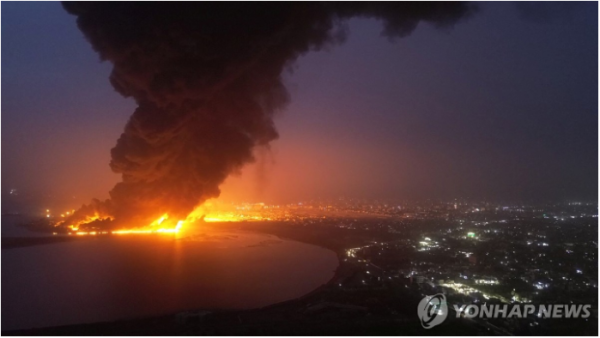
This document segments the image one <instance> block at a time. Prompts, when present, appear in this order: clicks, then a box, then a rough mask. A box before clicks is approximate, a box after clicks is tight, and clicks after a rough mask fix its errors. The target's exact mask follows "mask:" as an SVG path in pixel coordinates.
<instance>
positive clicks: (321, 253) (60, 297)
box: [1, 230, 338, 330]
mask: <svg viewBox="0 0 600 338" xmlns="http://www.w3.org/2000/svg"><path fill="white" fill-rule="evenodd" d="M177 236H178V237H180V238H176V237H175V236H174V235H123V236H112V237H104V238H91V239H89V240H82V241H74V242H68V243H57V244H47V245H40V246H35V247H24V248H18V249H10V250H2V299H1V301H2V330H12V329H23V328H32V327H45V326H55V325H66V324H77V323H88V322H97V321H108V320H115V319H121V318H133V317H142V316H147V315H156V314H166V313H172V312H177V311H180V310H186V309H197V308H204V309H211V308H213V309H214V308H220V309H225V308H226V309H233V308H235V309H245V308H255V307H261V306H265V305H269V304H273V303H277V302H281V301H284V300H288V299H292V298H296V297H299V296H301V295H304V294H306V293H308V292H310V291H312V290H313V289H315V288H317V287H319V286H320V285H322V284H323V283H326V282H327V281H328V280H329V279H330V278H331V277H332V276H333V271H334V269H335V268H336V267H337V263H338V262H337V258H336V255H335V254H334V253H333V252H331V251H329V250H326V249H323V248H319V247H317V246H313V245H308V244H303V243H299V242H294V241H287V240H281V239H279V238H277V237H275V236H270V235H262V234H255V233H248V232H244V231H239V232H231V231H228V232H215V231H214V230H212V231H210V232H208V231H207V232H203V231H201V230H196V231H195V233H191V231H186V232H184V233H183V234H181V235H177Z"/></svg>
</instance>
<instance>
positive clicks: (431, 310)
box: [417, 293, 448, 329]
mask: <svg viewBox="0 0 600 338" xmlns="http://www.w3.org/2000/svg"><path fill="white" fill-rule="evenodd" d="M417 313H418V314H419V319H421V325H422V326H423V328H425V329H431V328H432V327H434V326H436V325H439V324H441V323H443V322H444V320H445V319H446V317H447V316H448V304H447V303H446V296H444V295H443V294H441V293H438V294H437V295H433V296H425V298H423V299H422V300H421V301H420V302H419V307H418V308H417Z"/></svg>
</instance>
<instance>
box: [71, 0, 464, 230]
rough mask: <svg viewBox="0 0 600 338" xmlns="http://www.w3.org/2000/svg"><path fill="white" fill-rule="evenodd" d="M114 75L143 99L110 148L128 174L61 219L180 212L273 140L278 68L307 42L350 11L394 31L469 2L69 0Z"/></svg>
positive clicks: (329, 35)
mask: <svg viewBox="0 0 600 338" xmlns="http://www.w3.org/2000/svg"><path fill="white" fill-rule="evenodd" d="M63 6H64V8H65V9H66V10H67V11H68V12H69V13H71V14H73V15H76V16H77V24H78V26H79V28H80V30H81V31H82V32H83V33H84V34H85V37H86V38H87V40H88V41H89V42H90V43H91V45H92V46H93V48H94V49H95V50H96V51H97V52H98V54H99V55H100V58H101V59H102V60H108V61H110V62H111V63H112V64H113V69H112V73H111V75H110V82H111V84H112V85H113V87H114V88H115V90H116V91H118V92H119V93H121V94H122V95H123V96H125V97H132V98H133V99H134V100H135V101H136V103H137V105H138V107H137V109H136V110H135V112H134V113H133V115H132V116H131V118H130V119H129V122H128V123H127V125H126V126H125V130H124V132H123V134H122V135H121V137H120V138H119V140H118V141H117V145H116V146H115V147H114V148H113V149H112V151H111V155H112V160H111V163H110V166H111V168H112V170H113V171H114V172H116V173H119V174H121V175H122V182H120V183H118V184H117V185H116V186H115V187H114V188H113V189H112V191H111V192H110V199H109V200H107V201H104V202H100V201H97V200H95V201H93V202H92V203H91V204H90V205H87V206H84V207H82V208H81V209H80V210H79V211H78V212H76V213H75V215H74V216H73V217H72V218H71V219H69V220H67V222H66V223H69V222H75V221H80V220H82V219H84V218H85V216H89V215H90V214H94V213H96V212H97V213H99V214H100V215H110V216H112V217H113V218H114V219H115V222H118V223H119V224H120V225H121V226H123V225H127V226H130V227H135V226H136V225H137V226H139V225H145V224H148V223H149V222H150V221H152V220H154V219H157V218H158V217H160V216H161V215H162V214H164V213H169V215H170V219H175V220H177V219H184V218H185V217H186V215H187V214H188V213H189V212H190V211H191V210H193V208H194V207H195V206H197V205H198V204H200V203H202V202H204V201H205V200H206V199H208V198H213V197H218V196H219V192H220V191H219V185H220V184H221V183H222V182H223V181H224V180H225V179H226V178H227V176H228V175H230V174H231V173H234V172H236V171H239V170H240V169H241V168H242V166H244V165H245V164H247V163H249V162H252V161H253V160H254V157H253V149H254V148H255V147H257V146H263V145H268V144H269V142H271V141H273V140H275V139H276V138H277V137H278V135H277V130H276V129H275V126H274V124H273V115H274V113H275V112H277V111H278V110H280V109H282V108H283V107H284V106H285V104H286V102H287V101H288V93H287V91H286V89H285V87H284V85H283V83H282V78H281V73H282V71H283V70H284V69H285V68H286V67H288V66H290V65H291V63H293V62H294V61H295V60H296V59H297V58H298V57H299V56H300V55H302V54H303V53H306V52H308V51H310V50H319V49H320V48H323V47H324V46H328V45H331V44H335V43H340V42H342V41H343V38H344V24H343V23H344V21H345V20H347V19H348V18H351V17H369V18H376V19H380V20H381V21H382V23H383V27H384V30H383V33H384V34H385V35H387V36H399V37H402V36H406V35H408V34H410V33H411V32H412V31H413V30H414V29H415V28H416V26H417V25H418V24H419V22H421V21H425V22H429V23H432V24H434V25H435V26H438V27H445V26H451V25H453V24H454V23H456V22H457V21H458V20H459V19H462V18H465V17H467V16H468V15H470V14H471V13H472V12H473V7H472V5H470V4H468V3H453V2H435V3H424V2H385V3H379V2H352V3H342V2H334V3H328V2H310V3H304V2H291V3H287V2H286V3H237V2H236V3H222V2H219V3H207V2H193V3H192V2H151V3H149V2H103V3H95V2H81V3H79V2H65V3H63Z"/></svg>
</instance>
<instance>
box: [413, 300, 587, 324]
mask: <svg viewBox="0 0 600 338" xmlns="http://www.w3.org/2000/svg"><path fill="white" fill-rule="evenodd" d="M452 307H453V308H454V311H455V312H456V318H461V317H464V318H470V319H475V318H527V317H528V316H531V317H537V318H589V317H590V316H591V308H592V306H591V305H590V304H540V305H534V304H510V305H509V304H469V305H466V304H464V305H460V306H459V305H457V304H452ZM448 310H449V308H448V303H447V302H446V296H445V295H444V294H441V293H438V294H435V295H432V296H425V298H423V299H422V300H421V301H420V302H419V305H418V308H417V314H418V315H419V319H420V320H421V325H422V326H423V328H425V329H431V328H432V327H434V326H437V325H439V324H441V323H443V322H444V321H445V320H446V318H447V317H448Z"/></svg>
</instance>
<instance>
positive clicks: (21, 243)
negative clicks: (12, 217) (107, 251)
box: [1, 228, 342, 335]
mask: <svg viewBox="0 0 600 338" xmlns="http://www.w3.org/2000/svg"><path fill="white" fill-rule="evenodd" d="M228 230H233V229H228ZM235 230H236V231H244V232H249V233H255V234H262V235H271V236H275V237H276V238H278V239H280V240H285V241H293V242H298V243H302V244H307V245H313V246H316V247H319V248H321V249H325V250H327V251H330V252H332V253H333V254H334V255H335V256H336V259H337V264H336V267H335V269H334V270H333V271H332V272H333V274H332V276H331V277H330V278H329V279H328V280H327V281H326V282H324V283H323V284H321V285H319V286H317V287H316V288H314V289H312V290H310V291H309V292H307V293H305V294H302V295H300V296H298V297H295V298H291V299H287V300H283V301H279V302H275V303H272V304H269V305H263V306H258V307H252V308H247V309H236V308H217V309H215V308H212V309H211V308H191V309H181V310H178V311H175V312H169V313H162V314H156V315H150V316H142V317H129V318H120V319H115V320H110V321H102V322H88V323H77V324H66V325H58V326H46V327H34V328H23V329H14V330H2V331H1V334H2V335H44V334H45V333H44V332H52V331H56V330H59V331H62V330H66V331H69V330H77V329H78V328H82V327H87V326H94V327H98V326H106V327H110V326H113V325H120V324H123V323H133V322H139V321H152V320H157V319H158V320H164V319H170V320H172V319H175V318H177V317H178V316H179V315H182V314H184V313H202V312H207V313H210V314H220V315H228V314H242V313H256V312H261V311H270V310H274V309H277V308H280V307H281V308H285V307H287V306H294V305H296V304H298V303H301V302H303V301H305V300H307V299H308V298H310V297H312V296H314V295H316V294H318V293H320V292H321V291H323V290H324V289H327V288H328V287H330V286H331V285H333V284H334V283H335V281H336V280H337V279H338V278H339V273H340V270H341V269H340V268H341V264H342V258H341V256H340V252H338V251H336V250H334V249H332V248H329V247H326V246H324V245H319V244H316V243H311V242H310V241H306V240H299V239H295V238H292V237H288V236H283V235H278V234H274V233H271V232H263V231H258V230H256V229H244V228H241V229H235ZM83 238H87V239H90V238H96V236H45V237H5V238H2V249H3V250H9V249H17V248H24V247H31V246H37V245H44V244H53V243H64V242H71V241H75V240H79V239H83ZM102 238H106V236H102ZM46 334H48V335H53V334H52V333H46Z"/></svg>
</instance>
